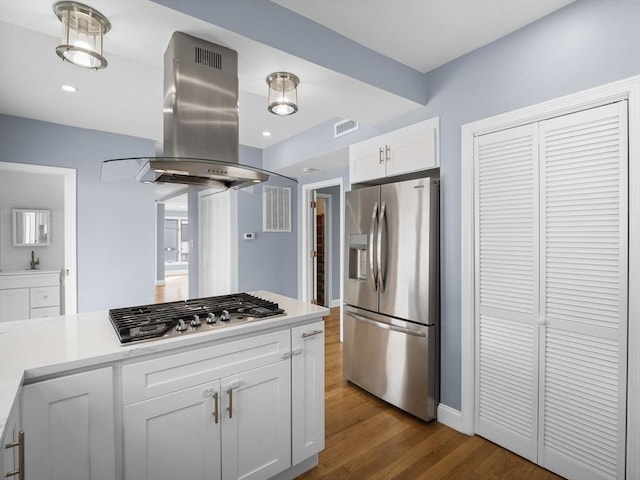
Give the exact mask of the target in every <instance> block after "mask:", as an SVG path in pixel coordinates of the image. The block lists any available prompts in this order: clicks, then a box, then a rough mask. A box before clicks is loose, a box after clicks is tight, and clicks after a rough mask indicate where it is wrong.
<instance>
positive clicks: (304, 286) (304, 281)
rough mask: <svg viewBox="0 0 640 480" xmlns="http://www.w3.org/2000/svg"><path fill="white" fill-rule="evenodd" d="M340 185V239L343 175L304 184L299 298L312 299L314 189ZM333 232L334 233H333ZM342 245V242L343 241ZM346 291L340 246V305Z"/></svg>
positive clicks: (342, 208)
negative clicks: (310, 211)
mask: <svg viewBox="0 0 640 480" xmlns="http://www.w3.org/2000/svg"><path fill="white" fill-rule="evenodd" d="M335 186H338V187H340V202H341V205H340V232H339V235H340V239H342V238H344V179H343V178H342V177H336V178H330V179H328V180H323V181H320V182H314V183H307V184H304V185H302V195H300V211H301V213H302V223H301V225H302V228H301V230H302V232H301V233H302V238H301V242H300V263H299V264H300V271H301V276H302V278H301V279H300V282H299V285H300V287H299V289H298V298H300V299H301V300H302V301H304V302H308V301H310V300H311V298H310V297H309V293H310V286H309V271H310V268H313V266H312V265H311V257H310V256H309V251H310V248H311V242H312V239H310V238H309V231H310V228H311V227H310V226H309V225H310V222H311V220H312V219H311V218H310V214H309V210H310V209H309V208H308V207H309V204H310V202H311V199H312V195H313V191H314V190H319V189H322V188H325V187H335ZM332 234H333V233H332ZM341 245H342V242H341ZM343 293H344V248H342V247H341V248H340V306H341V305H342V298H343ZM342 323H343V322H342V309H340V338H341V339H342Z"/></svg>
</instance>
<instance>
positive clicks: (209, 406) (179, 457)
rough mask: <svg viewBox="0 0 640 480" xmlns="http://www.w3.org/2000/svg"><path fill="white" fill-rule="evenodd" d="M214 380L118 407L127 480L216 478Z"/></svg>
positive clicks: (217, 431)
mask: <svg viewBox="0 0 640 480" xmlns="http://www.w3.org/2000/svg"><path fill="white" fill-rule="evenodd" d="M220 413H221V411H220V382H219V381H218V382H214V383H212V384H208V385H199V386H197V387H192V388H188V389H185V390H181V391H178V392H175V393H171V394H168V395H163V396H160V397H157V398H153V399H151V400H145V401H143V402H139V403H135V404H133V405H128V406H126V407H125V408H124V418H123V420H124V471H125V479H128V480H163V479H166V480H175V479H178V478H185V479H187V478H188V479H190V480H196V479H201V480H204V479H207V480H215V479H219V478H220V474H221V466H220V421H221V417H220Z"/></svg>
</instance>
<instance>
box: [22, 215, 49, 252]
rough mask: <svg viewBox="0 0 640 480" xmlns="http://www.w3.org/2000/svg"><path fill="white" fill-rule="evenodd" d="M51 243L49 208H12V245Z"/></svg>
mask: <svg viewBox="0 0 640 480" xmlns="http://www.w3.org/2000/svg"><path fill="white" fill-rule="evenodd" d="M50 244H51V212H50V211H49V210H32V209H25V208H14V209H13V246H14V247H20V246H42V245H50Z"/></svg>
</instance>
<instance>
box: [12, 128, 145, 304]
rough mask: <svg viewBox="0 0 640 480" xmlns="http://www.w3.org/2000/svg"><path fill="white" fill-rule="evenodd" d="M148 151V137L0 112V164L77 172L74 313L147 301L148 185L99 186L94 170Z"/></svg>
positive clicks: (128, 183) (114, 184) (127, 183)
mask: <svg viewBox="0 0 640 480" xmlns="http://www.w3.org/2000/svg"><path fill="white" fill-rule="evenodd" d="M154 150H155V144H154V142H152V141H150V140H142V139H139V138H133V137H127V136H123V135H115V134H110V133H103V132H97V131H94V130H86V129H81V128H74V127H67V126H63V125H57V124H53V123H46V122H40V121H36V120H29V119H25V118H19V117H12V116H7V115H0V161H4V162H16V163H30V164H34V165H48V166H54V167H66V168H74V169H76V171H77V209H78V217H77V247H78V250H77V253H78V257H77V262H78V311H79V312H87V311H94V310H103V309H109V308H114V307H121V306H127V305H136V304H142V303H153V300H154V284H155V282H154V279H155V248H156V247H155V216H156V212H155V203H154V195H153V188H152V187H150V186H148V185H140V184H138V183H135V182H133V181H130V182H101V181H100V167H101V162H102V160H106V159H110V158H122V157H127V156H145V155H151V154H153V153H154Z"/></svg>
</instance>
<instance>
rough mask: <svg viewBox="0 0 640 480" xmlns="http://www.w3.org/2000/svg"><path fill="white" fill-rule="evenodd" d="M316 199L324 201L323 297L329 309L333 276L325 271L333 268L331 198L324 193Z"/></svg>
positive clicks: (319, 194)
mask: <svg viewBox="0 0 640 480" xmlns="http://www.w3.org/2000/svg"><path fill="white" fill-rule="evenodd" d="M317 198H322V199H323V200H324V212H325V214H324V237H325V243H324V274H325V276H324V278H325V280H324V296H325V298H328V299H329V306H330V307H331V306H332V305H331V301H332V300H333V299H332V298H331V295H332V293H331V292H332V290H333V285H332V282H331V280H332V277H333V275H327V270H329V271H330V272H329V273H332V270H333V268H331V265H332V263H331V262H332V258H333V257H332V255H333V250H332V243H333V242H332V240H333V237H332V235H333V231H332V229H331V222H333V218H332V212H331V206H332V196H331V195H327V194H326V193H318V194H317ZM326 239H329V241H328V242H327V241H326Z"/></svg>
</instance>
